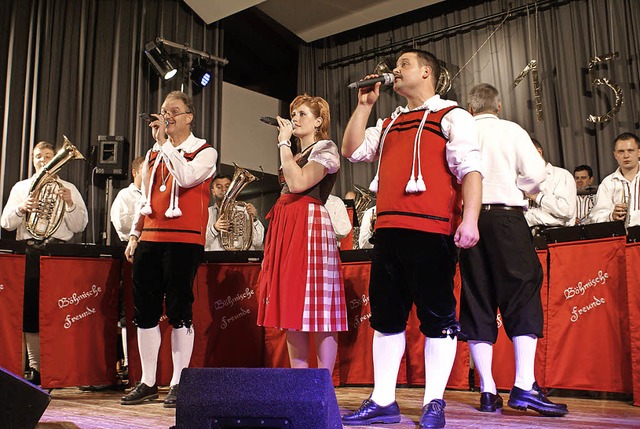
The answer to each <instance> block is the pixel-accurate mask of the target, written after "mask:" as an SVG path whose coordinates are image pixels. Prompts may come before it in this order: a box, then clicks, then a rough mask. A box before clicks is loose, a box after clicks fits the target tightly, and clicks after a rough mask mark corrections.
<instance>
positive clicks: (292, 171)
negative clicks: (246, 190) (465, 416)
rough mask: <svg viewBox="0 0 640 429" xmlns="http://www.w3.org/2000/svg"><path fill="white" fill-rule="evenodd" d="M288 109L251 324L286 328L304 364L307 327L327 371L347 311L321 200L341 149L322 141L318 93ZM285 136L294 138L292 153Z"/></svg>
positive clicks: (323, 110)
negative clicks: (278, 187)
mask: <svg viewBox="0 0 640 429" xmlns="http://www.w3.org/2000/svg"><path fill="white" fill-rule="evenodd" d="M290 114H291V120H286V119H282V118H281V117H278V118H277V120H278V130H279V133H278V147H279V150H280V160H281V163H282V167H281V170H280V184H281V185H282V192H281V195H280V198H279V199H278V201H277V202H276V204H275V205H274V207H273V208H272V209H271V211H270V212H269V214H268V215H267V219H269V229H268V231H267V236H266V239H265V248H264V260H263V262H262V270H261V272H260V276H259V278H258V294H259V306H258V325H260V326H264V327H271V328H279V329H283V330H286V333H287V349H288V351H289V361H290V363H291V367H292V368H307V367H308V366H309V337H310V335H311V333H313V338H314V342H315V348H316V353H317V360H318V367H319V368H327V369H329V371H330V372H333V367H334V364H335V360H336V354H337V351H338V334H337V333H338V331H346V330H347V310H346V303H345V296H344V284H343V279H342V268H341V265H340V255H339V252H338V244H337V239H336V235H335V232H334V230H333V227H332V225H331V220H330V219H329V213H328V212H327V210H326V209H325V207H324V203H325V202H326V200H327V198H328V196H329V193H330V192H331V189H332V188H333V185H334V183H335V181H336V178H337V174H338V170H339V169H340V155H339V153H338V147H337V146H336V144H335V143H334V142H333V141H331V140H328V130H329V121H330V115H329V105H328V104H327V102H326V101H325V100H324V99H322V98H320V97H311V96H309V95H306V94H305V95H300V96H298V97H296V99H295V100H293V102H292V103H291V105H290ZM292 136H295V137H297V138H298V140H299V142H300V148H301V152H300V153H299V154H298V155H296V156H294V155H293V153H292V151H291V142H290V139H291V137H292Z"/></svg>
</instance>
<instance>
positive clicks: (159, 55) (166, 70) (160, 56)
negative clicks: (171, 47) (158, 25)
mask: <svg viewBox="0 0 640 429" xmlns="http://www.w3.org/2000/svg"><path fill="white" fill-rule="evenodd" d="M144 53H145V55H146V56H147V58H148V59H149V62H150V63H151V65H153V67H154V68H155V69H156V71H157V72H158V74H159V75H160V76H161V77H162V78H163V79H164V80H169V79H171V78H172V77H174V76H175V75H176V74H177V73H178V69H177V68H176V67H174V66H173V64H171V62H170V61H169V59H168V58H167V57H166V56H165V54H164V53H163V52H162V50H161V49H160V46H158V44H156V42H149V43H147V44H146V45H145V47H144Z"/></svg>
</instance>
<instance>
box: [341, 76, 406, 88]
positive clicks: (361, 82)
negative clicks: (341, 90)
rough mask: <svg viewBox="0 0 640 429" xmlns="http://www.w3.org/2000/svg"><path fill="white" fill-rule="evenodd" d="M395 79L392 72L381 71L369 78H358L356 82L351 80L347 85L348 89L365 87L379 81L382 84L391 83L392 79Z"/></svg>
mask: <svg viewBox="0 0 640 429" xmlns="http://www.w3.org/2000/svg"><path fill="white" fill-rule="evenodd" d="M394 80H396V77H395V76H394V75H393V73H382V74H381V75H380V76H378V77H373V78H371V79H364V80H359V81H357V82H351V83H350V84H349V86H348V88H349V89H360V88H365V87H367V86H374V85H375V84H376V83H378V82H381V83H382V84H383V85H391V84H392V83H393V81H394Z"/></svg>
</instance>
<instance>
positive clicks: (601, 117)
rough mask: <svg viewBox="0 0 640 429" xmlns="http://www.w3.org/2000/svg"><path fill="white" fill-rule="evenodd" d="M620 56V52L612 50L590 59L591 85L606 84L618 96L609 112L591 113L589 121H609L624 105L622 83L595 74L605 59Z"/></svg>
mask: <svg viewBox="0 0 640 429" xmlns="http://www.w3.org/2000/svg"><path fill="white" fill-rule="evenodd" d="M618 57H619V54H618V53H617V52H610V53H608V54H604V55H596V56H595V57H593V58H591V60H590V61H589V78H590V80H591V86H593V87H597V86H606V87H607V88H609V89H610V90H612V91H613V94H614V95H615V97H616V99H615V102H614V103H613V107H612V108H611V110H609V111H608V112H607V113H604V114H602V115H589V117H588V118H587V121H589V122H593V123H606V122H609V121H610V120H611V119H613V117H614V116H615V115H616V114H617V113H618V112H619V111H620V107H621V106H622V102H623V94H622V88H621V87H620V85H618V84H617V83H616V82H612V81H611V80H609V79H607V78H606V77H603V78H598V77H596V76H595V73H594V69H595V68H596V66H597V65H598V64H600V63H603V62H605V61H612V60H614V59H616V58H618Z"/></svg>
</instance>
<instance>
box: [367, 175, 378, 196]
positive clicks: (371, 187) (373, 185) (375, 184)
mask: <svg viewBox="0 0 640 429" xmlns="http://www.w3.org/2000/svg"><path fill="white" fill-rule="evenodd" d="M369 190H370V191H371V192H375V193H378V176H376V177H374V178H373V180H372V181H371V183H370V184H369Z"/></svg>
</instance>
